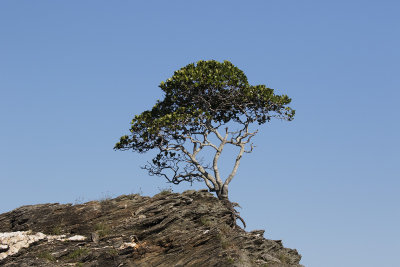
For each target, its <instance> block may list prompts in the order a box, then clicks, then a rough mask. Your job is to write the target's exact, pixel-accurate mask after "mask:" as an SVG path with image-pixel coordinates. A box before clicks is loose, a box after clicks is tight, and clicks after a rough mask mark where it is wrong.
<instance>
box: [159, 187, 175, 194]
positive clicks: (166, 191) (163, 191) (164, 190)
mask: <svg viewBox="0 0 400 267" xmlns="http://www.w3.org/2000/svg"><path fill="white" fill-rule="evenodd" d="M158 189H159V190H160V193H158V194H159V195H162V196H164V195H168V194H171V193H173V192H172V188H171V187H170V188H158Z"/></svg>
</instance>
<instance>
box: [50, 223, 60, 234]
mask: <svg viewBox="0 0 400 267" xmlns="http://www.w3.org/2000/svg"><path fill="white" fill-rule="evenodd" d="M50 234H52V235H61V234H62V228H61V225H55V226H54V227H53V228H52V229H51V231H50Z"/></svg>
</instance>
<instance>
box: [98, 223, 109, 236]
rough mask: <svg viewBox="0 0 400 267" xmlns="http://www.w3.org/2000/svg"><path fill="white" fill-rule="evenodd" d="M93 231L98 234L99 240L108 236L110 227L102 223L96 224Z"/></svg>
mask: <svg viewBox="0 0 400 267" xmlns="http://www.w3.org/2000/svg"><path fill="white" fill-rule="evenodd" d="M94 230H95V231H96V232H97V233H98V234H99V237H100V238H102V237H105V236H107V235H109V234H110V232H111V229H110V226H109V225H108V224H105V223H103V222H101V223H97V224H96V225H95V226H94Z"/></svg>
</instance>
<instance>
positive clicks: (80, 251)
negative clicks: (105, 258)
mask: <svg viewBox="0 0 400 267" xmlns="http://www.w3.org/2000/svg"><path fill="white" fill-rule="evenodd" d="M87 254H89V249H87V248H77V249H75V250H74V251H72V252H70V253H69V254H68V255H67V258H68V259H70V260H77V259H79V258H80V257H82V256H85V255H87Z"/></svg>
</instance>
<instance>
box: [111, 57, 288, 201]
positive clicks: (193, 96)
mask: <svg viewBox="0 0 400 267" xmlns="http://www.w3.org/2000/svg"><path fill="white" fill-rule="evenodd" d="M159 87H160V88H161V90H163V92H164V94H165V97H164V99H163V100H159V101H157V103H156V104H155V106H154V107H153V108H152V109H151V110H147V111H144V112H143V113H141V114H139V115H136V116H135V117H134V118H133V120H132V122H131V128H130V134H129V135H124V136H122V137H121V138H120V141H119V142H118V143H117V144H116V145H115V147H114V148H115V149H118V150H133V151H136V152H139V153H145V152H147V151H149V150H153V149H154V150H156V151H157V153H156V155H155V157H154V158H153V160H152V161H151V162H148V164H147V165H145V166H144V167H143V168H144V169H146V170H148V171H149V174H150V175H157V176H162V177H165V178H166V179H167V180H168V181H169V182H171V183H174V184H179V183H180V182H182V181H188V182H193V181H196V180H200V181H204V182H205V184H206V185H207V187H208V188H209V190H210V191H212V192H216V194H217V196H218V197H219V198H220V199H228V184H229V183H230V181H231V180H232V179H233V177H234V176H235V174H236V171H237V169H238V167H239V163H240V159H241V158H242V155H243V153H246V152H247V153H249V152H251V151H252V150H253V147H254V146H253V144H252V143H251V139H252V137H253V136H254V135H255V134H256V133H257V130H254V131H252V130H251V129H250V125H252V124H254V123H256V124H258V125H262V124H265V123H266V122H268V121H270V120H271V119H272V118H278V119H283V120H288V121H291V120H292V119H293V118H294V114H295V111H294V110H293V109H291V108H290V107H289V106H288V104H290V102H291V99H290V98H289V97H288V96H287V95H276V94H274V90H273V89H271V88H268V87H266V86H265V85H250V84H249V82H248V80H247V77H246V75H245V74H244V72H243V71H242V70H240V69H239V68H237V67H236V66H234V65H233V64H232V63H231V62H229V61H224V62H218V61H215V60H209V61H198V62H197V63H192V64H189V65H187V66H185V67H183V68H181V69H180V70H177V71H175V72H174V74H173V76H172V77H171V78H169V79H167V80H166V81H165V82H161V84H160V85H159ZM215 140H216V141H215ZM226 144H230V145H233V146H236V147H238V148H239V152H238V154H237V155H236V159H235V163H234V166H233V168H232V171H231V173H230V174H229V175H228V176H227V177H226V178H225V180H223V179H222V177H221V175H220V172H219V169H218V160H219V158H220V155H221V153H222V151H223V149H224V146H225V145H226ZM205 148H208V149H211V150H212V151H213V153H212V154H211V155H212V156H211V157H209V159H208V161H206V162H204V160H203V159H201V158H199V153H200V152H201V151H202V150H203V149H205ZM208 155H210V154H209V153H208Z"/></svg>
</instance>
